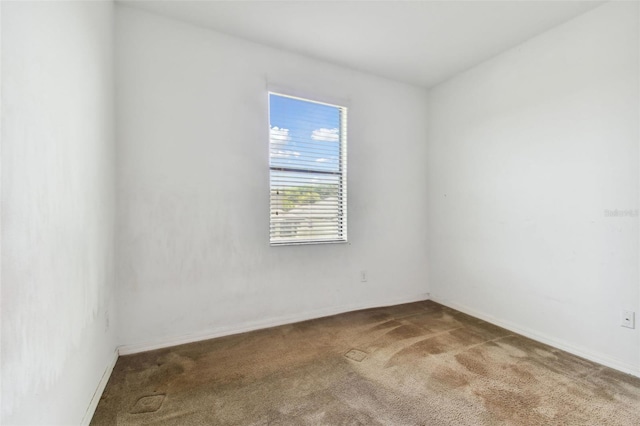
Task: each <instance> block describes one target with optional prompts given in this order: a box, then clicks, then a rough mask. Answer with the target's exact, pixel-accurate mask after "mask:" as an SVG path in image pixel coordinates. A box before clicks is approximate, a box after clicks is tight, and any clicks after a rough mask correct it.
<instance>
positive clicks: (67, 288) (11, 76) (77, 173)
mask: <svg viewBox="0 0 640 426" xmlns="http://www.w3.org/2000/svg"><path fill="white" fill-rule="evenodd" d="M112 39H113V5H112V4H110V3H107V2H101V3H95V2H68V3H67V2H55V3H47V2H41V3H35V2H3V4H2V96H3V99H2V110H3V111H2V113H3V115H2V421H1V423H2V424H78V423H80V422H81V421H82V418H83V416H84V415H85V411H86V410H87V407H88V406H89V401H90V400H91V397H92V395H93V393H94V392H95V390H96V387H97V385H98V382H99V381H100V378H101V377H102V375H103V373H104V371H105V368H106V367H107V366H108V364H109V363H110V362H111V361H112V359H113V356H114V350H115V338H114V333H113V331H114V327H113V323H111V324H109V319H110V315H111V316H112V315H113V310H112V304H113V263H114V262H113V257H114V256H113V251H114V244H113V243H114V237H113V234H114V228H113V224H114V216H113V215H114V208H115V207H114V199H115V197H114V175H113V171H114V166H113V161H114V143H113V71H112V70H113V53H112V50H113V49H112V48H113V41H112Z"/></svg>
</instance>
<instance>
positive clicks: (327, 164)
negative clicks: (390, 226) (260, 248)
mask: <svg viewBox="0 0 640 426" xmlns="http://www.w3.org/2000/svg"><path fill="white" fill-rule="evenodd" d="M346 123H347V109H346V108H345V107H341V106H335V105H329V104H325V103H320V102H315V101H310V100H306V99H300V98H295V97H290V96H285V95H280V94H276V93H269V136H270V137H269V166H270V184H271V185H270V186H271V194H270V201H271V202H270V209H271V212H270V224H271V226H270V241H271V244H272V245H283V244H309V243H322V242H344V241H346V240H347V182H346V177H347V175H346V165H347V150H346V147H347V145H346V143H347V141H346V134H347V132H346Z"/></svg>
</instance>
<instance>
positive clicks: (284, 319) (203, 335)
mask: <svg viewBox="0 0 640 426" xmlns="http://www.w3.org/2000/svg"><path fill="white" fill-rule="evenodd" d="M428 299H429V293H420V294H417V295H414V296H407V297H401V298H398V299H392V300H389V299H387V300H384V301H376V302H368V303H353V304H349V305H342V306H337V307H331V308H324V309H318V310H315V311H308V312H302V313H299V314H294V315H285V316H281V317H276V318H269V319H266V320H259V321H250V322H247V323H244V324H236V325H232V326H224V327H219V328H215V329H212V330H206V331H202V332H199V333H189V334H185V335H180V336H169V337H165V338H161V339H157V340H154V341H149V342H142V343H133V344H126V345H122V346H120V347H119V348H118V353H119V354H120V355H130V354H135V353H139V352H146V351H152V350H155V349H162V348H167V347H171V346H176V345H183V344H185V343H193V342H199V341H201V340H208V339H213V338H216V337H223V336H229V335H231V334H239V333H245V332H248V331H255V330H260V329H263V328H269V327H276V326H279V325H285V324H292V323H296V322H300V321H307V320H311V319H316V318H322V317H326V316H330V315H337V314H342V313H345V312H351V311H358V310H361V309H370V308H378V307H382V306H392V305H400V304H402V303H412V302H420V301H424V300H428Z"/></svg>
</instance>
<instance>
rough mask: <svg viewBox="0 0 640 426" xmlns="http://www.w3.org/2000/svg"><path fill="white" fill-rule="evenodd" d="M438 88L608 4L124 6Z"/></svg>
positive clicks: (185, 3) (220, 3) (214, 3)
mask: <svg viewBox="0 0 640 426" xmlns="http://www.w3.org/2000/svg"><path fill="white" fill-rule="evenodd" d="M118 3H119V4H126V5H128V6H132V7H136V8H138V9H144V10H148V11H151V12H155V13H158V14H161V15H165V16H168V17H172V18H176V19H180V20H183V21H186V22H190V23H193V24H196V25H199V26H203V27H207V28H210V29H213V30H216V31H219V32H222V33H225V34H229V35H233V36H236V37H240V38H243V39H245V40H250V41H254V42H257V43H262V44H265V45H268V46H272V47H276V48H280V49H284V50H288V51H292V52H296V53H299V54H303V55H306V56H310V57H313V58H317V59H321V60H324V61H328V62H331V63H334V64H338V65H342V66H346V67H349V68H352V69H356V70H360V71H365V72H368V73H371V74H376V75H379V76H382V77H387V78H390V79H393V80H398V81H402V82H406V83H410V84H415V85H419V86H423V87H431V86H433V85H435V84H438V83H440V82H442V81H444V80H446V79H447V78H449V77H451V76H453V75H455V74H457V73H459V72H461V71H464V70H465V69H468V68H470V67H472V66H474V65H476V64H478V63H480V62H482V61H484V60H486V59H489V58H491V57H492V56H494V55H496V54H498V53H500V52H503V51H505V50H507V49H509V48H511V47H514V46H516V45H518V44H520V43H522V42H523V41H525V40H527V39H529V38H531V37H534V36H536V35H537V34H540V33H542V32H544V31H546V30H548V29H550V28H552V27H554V26H556V25H559V24H561V23H563V22H565V21H568V20H569V19H572V18H573V17H575V16H577V15H580V14H582V13H584V12H586V11H588V10H590V9H593V8H594V7H597V6H599V5H600V4H602V3H603V2H601V1H479V0H476V1H202V0H201V1H182V0H173V1H131V0H128V1H119V2H118Z"/></svg>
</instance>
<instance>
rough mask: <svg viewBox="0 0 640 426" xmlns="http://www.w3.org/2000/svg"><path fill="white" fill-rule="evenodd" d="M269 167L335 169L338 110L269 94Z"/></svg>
mask: <svg viewBox="0 0 640 426" xmlns="http://www.w3.org/2000/svg"><path fill="white" fill-rule="evenodd" d="M269 108H270V109H269V116H270V123H269V124H270V139H271V143H270V160H271V166H272V167H289V168H304V169H312V170H318V171H338V170H339V149H340V144H339V134H340V133H339V132H340V130H339V129H340V110H339V109H338V108H337V107H334V106H329V105H323V104H316V103H312V102H307V101H303V100H300V99H294V98H288V97H284V96H279V95H276V94H270V95H269Z"/></svg>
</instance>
